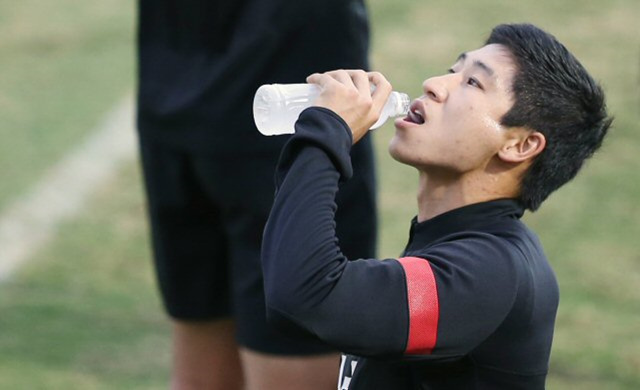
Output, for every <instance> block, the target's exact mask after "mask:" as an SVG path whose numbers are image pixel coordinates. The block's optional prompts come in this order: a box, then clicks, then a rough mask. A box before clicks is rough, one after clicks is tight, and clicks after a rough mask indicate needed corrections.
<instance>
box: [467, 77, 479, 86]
mask: <svg viewBox="0 0 640 390" xmlns="http://www.w3.org/2000/svg"><path fill="white" fill-rule="evenodd" d="M467 84H469V85H471V86H472V87H476V88H480V89H483V88H482V84H480V82H479V81H478V80H476V79H475V78H473V77H469V78H468V79H467Z"/></svg>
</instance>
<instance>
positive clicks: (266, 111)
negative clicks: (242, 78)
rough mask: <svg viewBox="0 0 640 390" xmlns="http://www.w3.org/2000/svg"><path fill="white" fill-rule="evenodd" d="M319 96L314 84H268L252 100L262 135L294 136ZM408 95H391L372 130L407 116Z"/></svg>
mask: <svg viewBox="0 0 640 390" xmlns="http://www.w3.org/2000/svg"><path fill="white" fill-rule="evenodd" d="M319 94H320V87H318V86H317V85H315V84H265V85H263V86H261V87H260V88H258V90H257V91H256V95H255V97H254V98H253V119H254V121H255V122H256V126H257V127H258V130H259V131H260V132H261V133H262V134H263V135H280V134H293V133H294V132H295V130H294V124H295V122H296V121H297V120H298V117H299V116H300V113H301V112H302V110H304V109H305V108H307V107H310V106H311V105H312V104H313V102H314V101H315V99H316V98H317V97H318V95H319ZM409 103H410V102H409V96H408V95H407V94H405V93H402V92H395V91H394V92H391V95H389V99H388V100H387V102H386V103H385V105H384V108H383V109H382V113H381V114H380V118H379V119H378V121H377V122H376V123H374V124H373V126H371V130H373V129H377V128H378V127H380V126H382V125H383V124H384V122H386V121H387V119H389V117H395V116H399V115H405V114H406V113H407V111H408V110H409Z"/></svg>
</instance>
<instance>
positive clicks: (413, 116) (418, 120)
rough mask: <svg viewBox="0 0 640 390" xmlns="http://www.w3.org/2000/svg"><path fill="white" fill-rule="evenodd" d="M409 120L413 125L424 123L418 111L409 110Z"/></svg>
mask: <svg viewBox="0 0 640 390" xmlns="http://www.w3.org/2000/svg"><path fill="white" fill-rule="evenodd" d="M410 116H411V120H412V121H413V122H415V123H420V124H421V123H424V118H423V117H422V114H421V113H420V112H419V111H418V110H411V115H410Z"/></svg>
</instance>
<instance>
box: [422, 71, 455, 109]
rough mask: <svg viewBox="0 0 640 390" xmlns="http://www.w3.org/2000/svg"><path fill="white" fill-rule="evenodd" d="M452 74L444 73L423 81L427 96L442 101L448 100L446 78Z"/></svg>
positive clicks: (423, 88)
mask: <svg viewBox="0 0 640 390" xmlns="http://www.w3.org/2000/svg"><path fill="white" fill-rule="evenodd" d="M448 76H451V75H448V74H447V75H442V76H437V77H431V78H428V79H426V80H425V81H424V82H423V83H422V90H423V91H424V94H425V96H426V97H427V98H429V99H431V100H433V101H436V102H439V103H442V102H444V101H445V100H447V97H448V96H449V91H448V89H447V83H446V80H445V78H446V77H448Z"/></svg>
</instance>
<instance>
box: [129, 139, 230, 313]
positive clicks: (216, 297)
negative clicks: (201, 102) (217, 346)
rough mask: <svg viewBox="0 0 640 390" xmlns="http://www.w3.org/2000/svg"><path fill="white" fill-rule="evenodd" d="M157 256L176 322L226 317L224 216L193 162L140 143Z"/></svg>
mask: <svg viewBox="0 0 640 390" xmlns="http://www.w3.org/2000/svg"><path fill="white" fill-rule="evenodd" d="M141 157H142V167H143V173H144V179H145V189H146V194H147V201H148V202H147V203H148V213H149V219H150V223H151V233H152V244H153V255H154V263H155V270H156V275H157V278H158V282H159V286H160V291H161V293H162V298H163V302H164V304H165V307H166V309H167V311H168V313H169V314H170V315H171V316H172V317H174V318H177V319H183V320H205V319H215V318H219V317H228V316H229V315H230V314H231V305H230V297H229V288H228V265H227V264H228V247H227V240H226V236H225V232H224V227H223V226H222V218H221V211H220V208H219V207H218V205H216V203H215V200H214V199H211V198H210V197H209V196H208V194H207V193H206V191H204V189H203V184H202V183H200V182H199V178H198V177H197V175H196V174H195V173H194V170H193V161H192V157H191V156H190V155H189V154H188V153H185V152H183V151H180V150H175V149H172V148H170V147H167V146H165V145H163V144H157V143H153V142H149V141H145V140H142V141H141Z"/></svg>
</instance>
